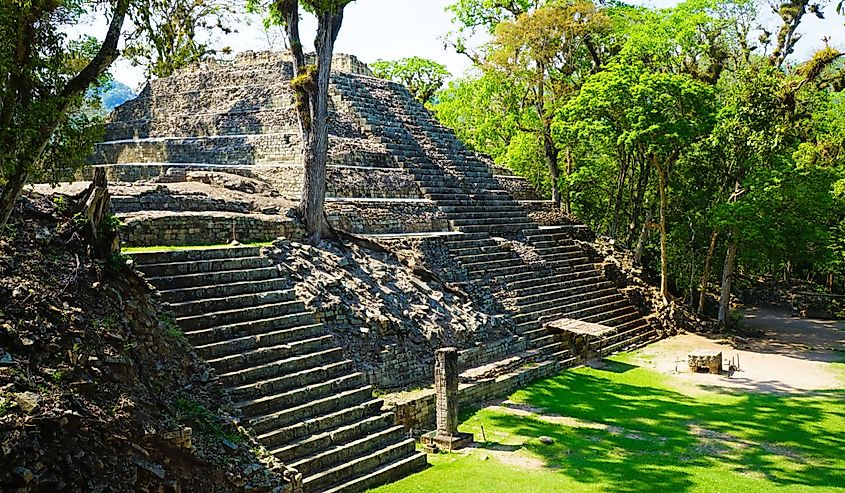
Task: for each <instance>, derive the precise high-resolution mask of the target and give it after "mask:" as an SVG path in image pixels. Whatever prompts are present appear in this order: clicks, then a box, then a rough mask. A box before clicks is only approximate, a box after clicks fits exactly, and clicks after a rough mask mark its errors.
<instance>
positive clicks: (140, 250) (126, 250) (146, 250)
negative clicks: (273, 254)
mask: <svg viewBox="0 0 845 493" xmlns="http://www.w3.org/2000/svg"><path fill="white" fill-rule="evenodd" d="M272 244H273V242H270V241H268V242H262V243H244V244H239V245H235V246H233V245H231V244H228V243H223V244H219V245H194V246H191V245H179V246H165V245H163V246H149V247H123V248H121V249H120V251H121V253H124V254H126V255H132V254H134V253H152V252H170V251H179V250H213V249H216V248H234V247H269V246H271V245H272Z"/></svg>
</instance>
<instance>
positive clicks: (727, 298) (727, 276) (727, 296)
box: [719, 233, 737, 325]
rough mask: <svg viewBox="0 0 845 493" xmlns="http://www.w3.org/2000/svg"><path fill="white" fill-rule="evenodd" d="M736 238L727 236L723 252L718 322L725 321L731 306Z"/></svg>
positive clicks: (723, 322)
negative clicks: (726, 248)
mask: <svg viewBox="0 0 845 493" xmlns="http://www.w3.org/2000/svg"><path fill="white" fill-rule="evenodd" d="M736 249H737V245H736V239H735V237H734V235H733V233H732V234H731V236H730V237H729V238H728V252H727V254H725V268H724V270H722V293H721V297H720V298H719V323H720V324H723V325H724V324H725V323H727V320H728V316H729V315H730V308H731V281H732V280H733V273H734V261H735V260H736Z"/></svg>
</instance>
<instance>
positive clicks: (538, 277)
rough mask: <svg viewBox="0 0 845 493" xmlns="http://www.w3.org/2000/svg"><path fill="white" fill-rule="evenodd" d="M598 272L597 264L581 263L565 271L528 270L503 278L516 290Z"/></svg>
mask: <svg viewBox="0 0 845 493" xmlns="http://www.w3.org/2000/svg"><path fill="white" fill-rule="evenodd" d="M596 273H597V270H596V266H595V264H579V265H576V266H574V267H571V268H569V269H567V270H566V271H565V272H559V273H552V272H548V271H547V272H546V273H545V275H543V274H542V273H540V272H538V271H534V270H532V271H526V272H523V273H519V274H513V275H509V276H504V277H503V278H502V280H503V281H504V282H506V283H507V284H508V288H509V289H511V290H512V291H514V292H518V291H519V290H522V289H528V288H532V287H534V286H538V285H552V284H555V283H560V282H564V281H568V280H570V279H576V278H582V277H591V276H595V275H596Z"/></svg>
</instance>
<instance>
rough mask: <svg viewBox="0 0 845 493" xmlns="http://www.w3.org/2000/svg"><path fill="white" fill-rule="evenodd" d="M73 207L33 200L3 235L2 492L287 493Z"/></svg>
mask: <svg viewBox="0 0 845 493" xmlns="http://www.w3.org/2000/svg"><path fill="white" fill-rule="evenodd" d="M65 209H66V204H64V202H63V201H62V199H59V200H57V201H56V202H52V201H50V200H48V199H46V198H31V199H29V200H24V201H22V202H21V205H19V207H18V208H17V209H16V210H15V212H14V213H13V219H12V221H11V222H10V224H9V227H8V229H7V231H6V233H7V234H6V235H5V236H4V239H3V240H0V491H10V492H11V491H16V492H27V491H85V492H89V491H156V492H158V491H169V492H178V491H204V492H243V491H265V492H272V491H285V486H284V485H285V484H286V482H285V479H284V477H283V476H284V474H286V471H285V470H284V468H283V466H282V465H281V464H279V463H276V462H273V461H272V459H270V458H269V457H267V458H259V457H258V456H256V454H255V452H253V448H254V445H253V441H252V438H251V437H249V436H248V435H246V434H245V431H244V430H243V429H242V428H240V427H239V426H238V425H237V420H236V419H235V418H234V417H232V416H230V415H229V414H228V412H227V410H228V409H230V405H229V404H228V403H227V402H226V399H225V398H224V397H223V396H221V395H220V394H219V393H218V391H217V390H216V386H215V384H214V381H213V378H212V377H211V376H210V375H211V373H210V371H209V368H208V367H207V366H206V365H205V364H204V363H202V362H201V361H200V360H199V359H198V357H197V355H196V354H195V353H194V352H193V350H192V349H191V348H190V346H189V345H188V344H187V342H186V341H185V340H184V337H183V336H182V334H181V332H179V330H178V329H177V328H176V327H175V326H174V325H173V324H172V322H170V321H169V319H168V317H167V316H166V315H165V314H164V312H163V309H162V306H161V305H160V304H159V303H158V301H157V300H156V298H155V297H154V295H153V293H152V291H151V289H150V288H149V287H148V286H147V285H146V283H145V282H144V281H143V280H142V279H141V278H140V277H138V276H137V275H136V274H135V273H134V271H132V270H131V269H129V268H128V267H127V266H126V262H125V259H124V258H122V257H119V256H116V257H114V258H112V259H108V260H104V261H101V260H92V259H91V258H90V257H88V256H87V255H86V251H87V244H86V239H85V238H84V235H82V234H81V233H80V229H79V228H78V227H77V226H75V225H74V221H73V220H72V219H71V218H69V217H68V216H67V215H66V213H65V212H63V211H64V210H65ZM63 214H64V217H62V218H61V219H60V216H62V215H63Z"/></svg>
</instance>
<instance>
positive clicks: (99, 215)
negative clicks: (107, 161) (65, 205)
mask: <svg viewBox="0 0 845 493" xmlns="http://www.w3.org/2000/svg"><path fill="white" fill-rule="evenodd" d="M76 202H77V204H78V205H79V209H80V212H81V213H82V214H83V215H84V216H85V217H86V218H87V219H88V225H89V227H90V234H91V239H92V245H91V246H92V251H91V252H90V253H91V255H92V256H93V257H96V258H107V257H109V256H110V255H111V254H113V253H117V252H119V251H120V238H119V236H118V234H117V233H118V232H117V231H114V230H112V229H111V228H107V227H104V225H103V219H105V218H106V215H108V212H109V207H110V205H111V194H109V183H108V179H107V178H106V171H105V170H104V169H103V168H99V167H98V168H94V181H92V182H91V185H89V186H88V189H87V190H85V191H84V192H82V193H81V194H80V195H79V196H77V197H76Z"/></svg>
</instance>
